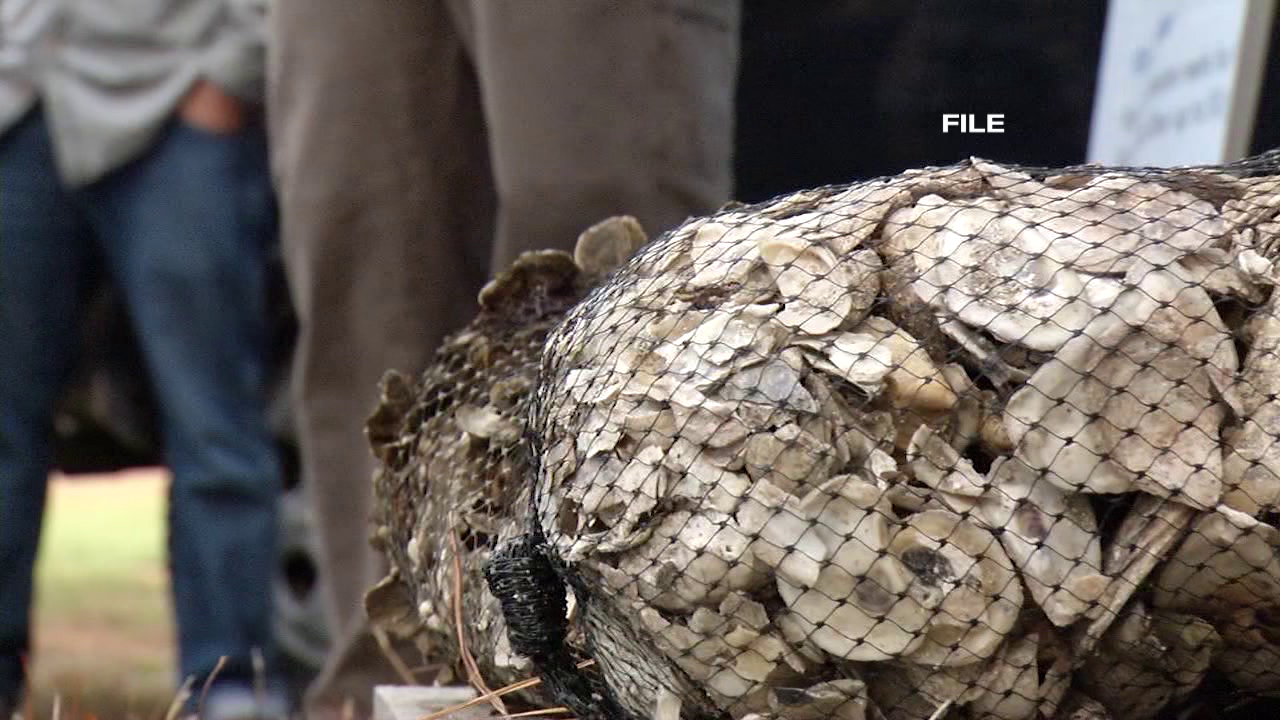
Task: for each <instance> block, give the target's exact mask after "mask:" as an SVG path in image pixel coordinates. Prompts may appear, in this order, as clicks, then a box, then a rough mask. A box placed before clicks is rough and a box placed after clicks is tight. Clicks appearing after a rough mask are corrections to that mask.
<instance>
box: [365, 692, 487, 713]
mask: <svg viewBox="0 0 1280 720" xmlns="http://www.w3.org/2000/svg"><path fill="white" fill-rule="evenodd" d="M475 696H476V691H475V689H473V688H471V687H468V686H466V685H450V686H445V687H431V686H426V685H379V686H377V687H375V688H374V689H373V720H419V719H420V718H421V717H422V716H424V715H430V714H431V713H433V712H437V711H439V710H443V709H445V708H448V707H453V706H454V705H459V704H461V703H464V702H466V701H468V700H470V699H472V698H474V697H475ZM491 717H493V707H492V706H490V705H488V704H484V705H475V706H473V707H469V708H467V709H465V710H459V711H458V712H455V713H450V714H449V716H448V717H447V718H446V719H445V720H481V719H482V718H491Z"/></svg>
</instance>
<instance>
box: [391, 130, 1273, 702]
mask: <svg viewBox="0 0 1280 720" xmlns="http://www.w3.org/2000/svg"><path fill="white" fill-rule="evenodd" d="M1277 187H1280V164H1278V163H1277V158H1276V157H1275V156H1274V155H1267V156H1262V157H1259V158H1252V159H1249V160H1246V161H1244V162H1241V163H1237V164H1233V165H1230V166H1223V167H1216V168H1179V169H1170V170H1155V169H1139V168H1100V167H1075V168H1067V169H1061V170H1050V169H1040V168H1016V167H1009V166H1002V165H998V164H996V163H992V162H988V161H984V160H978V159H974V160H971V161H968V162H965V163H960V164H957V165H955V166H951V167H946V168H929V169H925V170H919V171H911V172H907V173H903V174H901V175H898V176H895V177H890V178H881V179H876V180H872V181H867V182H863V183H857V184H853V185H848V186H838V187H826V188H819V189H815V190H808V191H803V192H799V193H796V194H793V195H790V196H786V197H782V198H779V199H776V200H773V201H770V202H767V203H763V204H760V205H754V206H734V207H729V208H726V209H724V210H723V211H721V212H719V213H717V214H715V215H712V216H710V217H706V218H697V219H693V220H690V221H688V222H687V223H685V224H684V225H682V226H681V227H679V228H677V229H676V230H674V231H672V232H670V233H668V234H666V235H664V236H662V237H661V238H659V239H657V240H655V241H654V242H652V243H649V244H646V245H644V246H643V247H642V248H641V249H640V250H639V251H638V252H637V253H635V255H634V256H633V257H631V259H630V260H629V261H626V262H625V264H623V265H622V266H621V267H619V268H618V269H617V270H616V271H614V272H612V273H611V274H609V275H608V276H607V277H603V279H602V280H599V282H597V283H596V287H595V289H594V290H592V291H591V292H590V294H589V295H588V296H587V297H586V298H585V299H583V300H582V301H581V302H578V303H577V304H576V305H573V306H572V307H571V308H570V307H569V302H564V303H560V304H554V305H553V306H547V305H545V303H538V302H535V303H533V305H534V306H536V307H539V308H543V309H544V310H543V311H542V312H540V313H535V314H534V315H532V316H529V317H525V318H524V319H521V320H518V321H517V320H512V319H509V320H507V321H505V324H501V326H500V327H499V326H496V325H495V326H493V327H494V328H497V330H495V333H496V336H497V337H499V338H501V342H502V343H506V344H507V346H512V341H511V338H512V337H514V336H515V335H516V334H518V333H520V332H524V333H525V334H524V335H521V336H520V337H521V340H520V341H519V342H520V343H523V344H521V345H520V347H521V348H522V349H521V351H520V358H521V360H520V363H519V375H520V377H522V378H524V379H525V380H526V381H527V382H526V384H525V385H524V386H522V387H524V388H525V390H526V393H525V394H522V395H521V396H520V401H519V402H517V403H513V404H511V405H510V409H509V411H507V412H506V413H505V414H503V413H496V411H493V410H492V409H491V405H492V404H491V403H486V402H483V397H480V399H470V400H467V401H465V403H464V404H465V405H466V406H468V407H470V406H476V407H478V408H480V410H477V411H475V412H471V411H468V412H467V413H463V414H464V415H467V414H470V415H476V416H480V415H483V416H484V417H489V415H486V414H485V413H489V414H495V413H496V414H499V415H502V417H503V418H505V419H506V421H508V422H509V423H510V424H512V425H514V426H517V427H519V428H522V429H523V436H522V437H518V435H519V434H518V433H514V432H508V433H507V435H506V436H504V437H507V438H508V439H509V442H508V444H507V445H506V446H504V447H509V448H511V454H508V455H502V457H503V458H508V459H507V460H504V461H503V462H505V463H506V464H499V465H498V466H494V465H492V464H491V463H490V461H489V458H491V457H493V455H492V453H493V448H494V440H493V437H492V436H484V435H483V433H478V432H476V431H474V430H475V429H474V428H469V427H466V425H467V424H468V423H471V424H474V423H477V422H479V421H478V420H477V419H476V418H475V417H472V418H466V417H464V418H463V420H465V421H466V422H460V421H459V420H458V414H459V410H458V408H457V407H453V408H452V409H450V408H449V407H445V406H443V405H441V406H438V407H435V408H434V409H431V410H421V408H422V406H423V404H424V403H428V402H429V400H430V398H432V397H434V396H433V395H432V392H437V393H438V392H440V388H442V387H444V385H442V384H441V382H439V377H448V378H449V380H450V382H451V383H454V385H450V386H449V387H450V388H452V389H450V390H448V393H452V395H450V397H457V396H459V395H463V394H465V393H471V392H481V393H482V394H483V393H488V392H489V388H490V387H492V386H493V384H494V383H495V382H499V381H501V380H502V378H503V377H504V375H503V372H505V371H504V370H499V369H487V370H484V371H482V372H480V373H479V374H473V375H466V374H465V373H464V374H458V373H454V374H452V375H449V374H447V373H446V375H445V376H437V377H436V380H435V381H434V382H433V381H432V380H431V378H432V377H433V376H432V375H431V373H430V372H429V373H428V376H427V378H426V379H425V380H424V381H423V382H420V383H419V384H418V385H416V386H414V387H413V388H412V389H411V390H407V391H406V392H405V393H404V395H405V397H406V399H405V400H404V402H402V403H401V406H403V407H404V408H411V407H417V408H419V410H418V411H410V410H407V409H406V410H403V411H402V412H399V413H390V415H391V416H392V417H395V418H401V419H403V418H405V417H409V416H413V417H416V418H417V419H416V420H414V421H412V422H408V421H397V422H398V424H394V423H393V425H394V431H392V432H389V433H387V437H388V441H387V444H385V447H392V446H394V447H396V448H398V449H397V450H396V452H397V453H400V454H398V455H397V454H394V453H392V454H390V455H388V456H387V457H389V458H390V461H389V462H388V468H389V469H387V470H384V471H383V473H382V476H381V477H380V479H379V494H380V502H379V507H380V511H381V513H382V518H381V521H382V522H383V523H384V528H386V529H385V530H384V531H383V532H384V535H386V537H385V538H384V542H383V545H384V547H386V548H387V549H388V552H389V553H390V554H391V556H392V558H393V560H394V564H395V566H396V567H397V569H398V572H399V573H400V576H401V577H402V578H407V579H408V582H407V583H406V584H407V586H408V587H409V588H410V589H411V590H412V593H411V594H413V596H414V598H415V599H416V601H417V606H416V610H417V613H416V618H417V620H418V621H419V622H420V623H421V624H422V626H423V627H425V628H431V627H433V626H434V627H436V629H437V634H443V635H448V632H447V631H445V632H442V633H441V632H439V631H440V629H441V628H442V627H443V628H445V629H446V630H448V629H449V628H452V627H453V623H452V621H450V620H448V619H447V617H448V615H447V612H446V609H449V612H452V610H451V608H453V603H454V602H456V598H454V597H453V596H451V595H449V594H448V592H447V591H442V588H444V589H446V590H447V588H448V587H449V585H448V583H447V582H445V581H444V580H442V578H447V577H448V573H450V572H455V570H454V567H453V565H452V559H451V556H450V555H449V553H448V552H447V550H448V548H447V547H443V546H442V545H441V542H442V541H441V538H445V537H448V536H449V535H450V534H451V533H453V534H456V533H473V534H474V530H473V528H472V525H471V522H472V520H471V519H470V517H471V516H470V515H469V514H468V513H470V512H472V508H471V506H469V505H467V504H465V503H462V502H461V500H462V499H463V498H460V497H456V495H457V493H458V490H457V489H456V488H453V487H451V485H450V484H451V483H455V482H463V484H464V485H465V487H468V488H473V489H474V490H475V492H478V493H481V494H484V493H486V492H488V493H490V494H492V493H494V492H496V493H497V494H498V495H500V496H501V498H500V501H499V502H498V503H497V504H496V505H491V506H490V507H491V508H492V509H493V510H494V512H493V513H491V514H490V515H489V516H487V517H488V518H489V520H487V521H486V522H489V521H491V522H492V523H493V524H495V525H496V527H497V528H498V529H496V530H491V531H487V532H486V533H485V541H484V542H480V543H477V544H475V545H474V546H473V547H472V551H473V554H472V555H470V556H468V557H467V558H466V560H467V563H466V567H467V568H469V570H468V572H471V570H470V568H474V567H476V565H477V564H482V563H483V562H485V561H486V560H487V559H489V558H492V559H493V562H492V565H491V571H490V573H489V581H490V587H491V588H492V590H493V594H492V595H491V594H488V593H485V592H484V591H483V588H480V587H477V586H476V584H475V583H474V582H472V581H471V580H468V584H467V586H466V587H467V588H470V590H468V591H467V592H470V593H473V595H467V593H466V592H464V593H463V596H464V598H474V599H473V600H468V601H466V602H471V603H473V605H474V607H470V606H468V607H469V609H470V610H471V611H473V614H468V615H467V617H468V618H479V619H481V620H482V621H483V627H484V628H500V627H501V618H500V617H499V615H501V614H502V613H498V612H497V608H498V607H499V606H500V607H501V609H502V610H503V611H504V612H505V617H506V620H507V622H509V623H510V628H509V634H510V639H509V643H508V640H507V638H506V637H497V636H495V635H494V634H493V632H492V631H487V630H486V631H481V630H478V631H476V633H477V634H476V637H475V639H474V640H473V641H472V642H471V648H470V649H471V653H472V654H474V655H475V656H476V658H477V659H480V658H481V656H482V655H483V656H485V657H486V660H485V663H487V664H486V665H485V667H486V668H487V669H488V670H489V671H491V672H494V673H497V677H498V679H499V680H506V679H509V678H510V677H516V676H518V675H519V674H520V672H524V673H526V674H528V673H531V672H540V673H541V674H542V675H543V677H544V684H543V685H544V688H545V689H546V690H548V692H546V693H544V697H543V698H542V700H543V701H547V702H552V703H555V704H564V705H566V706H568V707H569V708H570V709H571V710H572V711H573V712H575V713H577V714H578V715H579V716H580V717H601V718H634V719H647V718H651V717H661V718H664V719H667V718H676V717H683V718H735V719H736V718H745V717H749V716H757V717H759V718H778V719H780V720H782V719H785V720H808V719H809V718H814V719H816V718H842V719H850V720H852V719H858V720H865V719H867V718H886V719H887V720H898V719H908V718H910V719H919V720H931V719H933V718H999V719H1001V720H1031V719H1032V718H1038V717H1044V718H1078V719H1080V720H1084V719H1086V718H1093V719H1100V718H1108V717H1110V718H1117V719H1119V718H1154V717H1165V716H1170V717H1172V716H1173V714H1177V713H1182V714H1184V715H1185V713H1187V712H1190V711H1191V709H1193V708H1195V707H1196V706H1197V705H1199V706H1202V707H1208V708H1210V710H1209V712H1210V714H1209V716H1214V713H1215V712H1217V713H1220V712H1222V711H1223V710H1224V709H1225V708H1226V707H1227V705H1228V704H1231V703H1237V702H1239V701H1240V700H1242V699H1244V698H1249V697H1256V696H1261V695H1267V694H1275V693H1278V692H1280V662H1277V661H1280V610H1278V609H1277V608H1278V607H1280V559H1277V556H1276V548H1277V546H1280V535H1278V532H1277V529H1276V512H1277V510H1278V509H1280V477H1277V475H1280V445H1277V444H1276V443H1275V440H1276V438H1277V437H1280V400H1278V399H1277V391H1280V359H1278V358H1277V356H1276V349H1277V347H1280V294H1276V293H1274V292H1273V288H1274V286H1275V285H1276V283H1277V282H1278V281H1280V274H1277V272H1276V270H1275V269H1274V264H1273V261H1274V259H1275V258H1276V257H1277V255H1280V248H1278V247H1277V245H1278V244H1280V221H1277V219H1276V214H1277V210H1278V209H1280V193H1278V192H1277ZM602 227H604V228H605V230H607V231H608V232H605V230H600V229H599V228H597V229H594V230H593V231H592V232H589V233H588V234H587V235H586V236H584V241H583V246H581V247H580V249H579V254H578V263H577V267H578V270H577V272H578V273H579V274H578V276H575V277H576V278H577V279H576V280H575V281H574V282H575V283H577V284H573V283H570V285H572V287H573V288H574V292H575V293H577V292H579V291H581V289H582V288H584V287H586V285H589V284H591V283H592V282H593V281H591V280H586V281H584V280H583V278H600V277H601V271H602V270H603V269H605V268H607V267H609V266H611V265H613V264H614V263H616V262H618V261H620V260H621V258H623V257H626V256H627V254H628V253H629V250H630V249H631V247H633V245H634V244H635V241H636V237H637V233H631V234H628V233H629V232H631V230H632V229H633V228H632V225H628V224H626V223H625V222H622V221H616V222H615V223H614V224H612V225H610V224H606V225H605V226H602ZM593 233H594V234H593ZM601 233H604V237H607V238H608V239H610V241H609V242H604V241H602V240H601V237H602V236H601ZM592 247H594V248H596V249H597V251H599V250H600V248H604V249H605V251H599V252H596V253H594V254H593V253H591V252H588V251H587V250H590V249H591V248H592ZM584 248H586V249H585V250H584ZM623 250H625V251H626V252H623ZM569 274H570V275H572V274H573V273H569ZM521 287H522V292H523V290H524V289H527V288H525V287H524V286H521ZM534 295H536V296H537V297H545V296H546V293H541V294H539V293H534ZM569 296H572V297H574V298H575V299H576V295H574V293H569V294H568V295H565V294H561V295H560V296H559V297H562V298H564V297H569ZM545 308H550V310H546V309H545ZM566 309H567V313H566V312H565V311H566ZM486 312H488V313H490V315H492V316H494V317H501V313H499V312H497V311H495V310H494V309H493V308H487V309H486ZM562 314H563V315H564V316H563V320H561V319H560V317H561V315H562ZM513 317H514V316H513ZM557 321H558V324H555V326H554V329H551V326H552V324H553V323H556V322H557ZM491 322H492V321H491ZM531 322H532V324H531ZM530 327H536V328H538V332H536V333H530V332H527V330H528V329H529V328H530ZM548 330H549V332H548ZM475 332H476V330H475V326H473V328H472V329H469V330H468V331H467V332H464V333H463V334H462V337H464V338H467V337H470V339H469V340H468V342H474V336H475ZM485 332H486V331H481V332H480V334H481V335H484V334H485ZM468 333H471V335H470V336H468ZM486 342H491V341H489V340H486ZM442 362H443V361H442ZM468 362H471V360H468ZM539 363H540V364H539ZM535 368H536V375H535V372H534V370H535ZM535 380H536V382H535ZM468 383H474V384H477V385H479V386H480V388H481V390H478V391H473V390H472V389H471V388H470V387H469V386H468V385H467V384H468ZM433 388H434V390H433ZM388 404H394V403H388ZM384 410H385V407H384ZM414 412H417V415H414ZM415 422H416V423H417V424H414V423H415ZM432 423H434V424H435V425H432ZM504 427H506V426H504ZM406 438H407V440H406ZM392 439H394V442H393V440H392ZM396 443H399V444H396ZM450 443H452V445H451V444H450ZM455 446H456V447H455ZM449 448H454V450H453V452H454V453H455V454H453V455H450V454H449V452H450V451H449ZM458 448H463V449H464V450H465V452H463V451H462V450H458ZM388 452H389V451H388ZM458 453H461V454H458ZM468 453H470V454H468ZM486 453H488V454H486ZM442 458H443V459H442ZM450 458H460V459H459V460H458V461H457V462H454V461H453V460H451V459H450ZM477 458H480V459H481V460H482V461H477V460H476V459H477ZM466 463H470V464H466ZM445 464H447V465H448V466H447V467H445ZM495 467H501V468H502V472H500V473H497V474H496V475H492V474H490V473H491V472H492V471H493V470H494V468H495ZM460 470H461V471H463V472H465V473H466V474H467V478H468V479H467V480H465V481H462V480H459V479H458V474H459V472H460ZM410 476H412V477H410ZM467 483H469V484H467ZM495 487H497V488H500V489H499V490H497V491H494V490H493V488H495ZM522 488H523V494H522ZM503 538H511V539H510V540H508V542H507V543H506V544H505V545H504V546H503V547H502V549H501V550H500V551H498V552H497V553H494V552H493V545H492V542H493V541H496V540H499V539H503ZM455 594H456V593H455ZM493 595H496V596H497V597H496V598H495V597H494V596H493ZM464 605H465V603H464ZM442 618H444V619H443V620H442ZM469 622H470V620H469ZM485 632H489V634H487V635H486V634H484V633H485ZM441 642H442V643H444V644H443V645H441V646H440V647H442V648H445V650H444V651H440V652H438V654H441V655H443V656H444V657H446V658H448V661H449V662H456V658H451V657H449V653H448V651H447V649H448V648H449V647H450V646H449V645H448V643H449V642H452V641H450V640H448V639H447V638H446V639H444V640H442V641H441ZM513 651H514V652H513ZM517 656H522V657H523V658H525V659H526V660H529V661H531V663H530V664H529V665H521V664H520V663H521V661H520V659H519V657H517Z"/></svg>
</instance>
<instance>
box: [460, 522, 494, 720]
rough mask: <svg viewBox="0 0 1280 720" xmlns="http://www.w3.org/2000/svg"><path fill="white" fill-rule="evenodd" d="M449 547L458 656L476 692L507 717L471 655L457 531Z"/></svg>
mask: <svg viewBox="0 0 1280 720" xmlns="http://www.w3.org/2000/svg"><path fill="white" fill-rule="evenodd" d="M449 547H450V548H451V549H452V550H453V623H454V628H455V629H456V630H457V632H458V654H460V655H461V656H462V664H463V666H465V667H466V668H467V678H468V679H469V680H470V681H471V684H472V685H473V686H474V687H475V689H476V691H477V692H479V693H481V695H482V696H484V695H487V696H488V697H489V704H491V705H493V708H494V709H495V710H497V711H498V714H499V715H506V714H507V706H506V704H505V703H503V702H502V699H501V698H499V697H498V696H497V695H494V694H493V692H492V691H491V690H489V687H488V686H487V685H485V682H484V677H483V676H482V675H481V674H480V666H479V665H477V664H476V659H475V658H474V657H472V655H471V649H470V648H468V647H467V638H466V633H465V632H464V631H463V625H462V556H460V555H459V554H458V533H457V531H455V530H450V531H449Z"/></svg>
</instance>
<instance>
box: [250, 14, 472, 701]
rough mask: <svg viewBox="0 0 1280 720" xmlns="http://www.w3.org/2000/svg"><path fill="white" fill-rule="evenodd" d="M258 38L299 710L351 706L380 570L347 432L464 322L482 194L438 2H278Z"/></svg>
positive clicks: (367, 472) (355, 443)
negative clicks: (366, 605)
mask: <svg viewBox="0 0 1280 720" xmlns="http://www.w3.org/2000/svg"><path fill="white" fill-rule="evenodd" d="M272 31H273V34H274V37H273V38H272V50H271V57H270V69H269V72H270V87H269V93H270V95H269V101H270V105H269V115H270V123H271V131H272V141H273V150H272V152H273V165H274V171H275V174H276V178H277V181H278V186H279V192H280V203H281V218H282V223H283V226H282V231H283V242H284V245H285V252H286V260H287V265H288V272H289V279H290V284H291V290H292V293H293V298H294V302H295V304H296V306H297V311H298V314H299V320H300V324H301V333H300V338H299V344H298V347H297V357H296V364H295V367H294V382H295V399H296V409H297V417H298V431H299V436H300V438H299V439H300V443H301V449H302V457H303V465H304V478H305V479H304V482H306V483H307V484H308V486H309V488H310V490H311V495H312V498H313V500H314V507H315V510H316V514H317V525H318V528H319V534H320V538H319V540H320V546H321V558H320V560H321V564H322V572H323V577H324V579H325V581H326V583H327V589H328V592H329V600H330V604H331V607H332V614H333V618H332V623H331V625H332V628H333V635H334V637H335V638H336V640H337V641H338V642H337V647H335V648H334V652H333V657H332V658H331V663H330V667H329V668H327V669H326V671H325V673H324V674H323V675H322V677H321V678H319V680H318V685H317V686H316V687H315V688H313V691H314V692H313V698H316V699H318V700H320V699H324V698H325V697H332V696H334V695H335V694H336V693H337V692H338V689H339V688H343V687H345V688H346V690H345V691H344V692H346V691H349V692H352V693H354V694H355V695H356V697H355V699H356V701H357V704H358V708H361V709H367V706H368V703H369V696H370V686H369V683H370V682H371V681H372V680H371V679H370V680H362V679H361V678H360V677H357V676H352V675H351V673H352V672H353V671H354V672H357V673H358V672H359V666H360V665H361V663H360V662H358V661H354V660H353V659H352V658H350V657H346V656H347V655H348V651H349V650H350V648H361V649H363V650H364V652H365V653H366V654H367V653H369V652H370V649H371V648H374V647H375V646H373V645H372V644H371V643H369V642H368V638H367V634H366V635H364V636H363V640H362V635H361V633H360V625H361V624H362V623H363V620H364V613H363V610H362V604H361V600H362V596H363V593H364V591H365V590H366V589H367V588H368V587H369V585H370V584H371V583H372V582H373V581H375V580H376V579H377V578H378V577H380V573H381V560H380V558H376V557H375V554H374V552H373V551H372V550H371V549H370V546H369V543H368V534H369V528H368V517H369V509H370V501H371V496H372V490H371V482H370V478H371V472H372V470H373V465H374V463H373V459H372V456H371V454H370V452H369V449H368V446H367V443H366V441H365V437H364V433H363V422H364V419H365V417H366V416H367V415H368V414H369V412H370V411H371V410H372V409H373V407H374V404H375V400H376V391H377V382H378V380H379V378H380V377H381V376H382V374H383V372H384V371H386V370H387V369H389V368H396V369H399V370H403V371H407V372H417V371H418V370H420V369H421V368H422V367H423V366H424V365H425V364H426V362H427V361H428V360H429V359H430V356H431V353H432V352H433V351H434V349H435V348H436V346H437V345H438V344H439V342H440V339H441V338H442V336H443V335H445V334H446V333H448V332H450V331H452V330H454V329H456V328H458V327H460V326H461V325H462V324H463V323H465V322H466V321H467V320H469V319H470V318H471V316H472V315H473V314H474V311H475V307H476V306H475V297H476V292H477V291H478V289H479V287H480V286H481V284H482V282H483V281H484V279H485V273H486V269H487V263H488V257H489V253H488V248H489V238H490V237H491V236H492V223H493V221H492V216H493V200H492V196H493V192H492V185H491V180H490V179H489V178H490V173H489V167H488V159H487V155H486V150H485V143H484V139H483V137H484V136H483V122H482V120H481V115H480V105H479V100H478V96H477V91H476V86H475V80H474V76H473V73H472V72H471V70H470V65H469V62H468V60H467V59H466V57H465V52H464V50H463V48H462V46H461V44H460V42H459V41H458V38H457V34H456V32H455V30H454V28H453V25H452V23H451V21H450V19H449V17H448V14H447V12H446V11H445V10H444V6H443V3H442V2H440V1H439V0H435V1H432V0H377V2H350V1H349V0H278V1H277V2H276V3H275V4H274V6H273V26H272ZM376 660H378V658H377V657H374V658H371V661H376ZM343 668H346V669H343ZM375 672H376V671H375ZM344 673H345V674H346V675H347V676H348V677H346V678H345V679H344V678H342V677H340V676H341V675H343V674H344Z"/></svg>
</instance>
